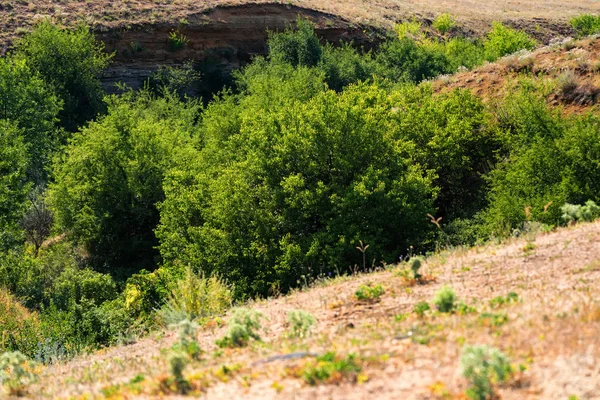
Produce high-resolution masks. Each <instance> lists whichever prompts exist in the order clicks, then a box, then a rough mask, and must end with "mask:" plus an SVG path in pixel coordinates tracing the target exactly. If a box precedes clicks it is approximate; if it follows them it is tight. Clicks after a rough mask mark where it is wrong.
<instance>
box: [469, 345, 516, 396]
mask: <svg viewBox="0 0 600 400" xmlns="http://www.w3.org/2000/svg"><path fill="white" fill-rule="evenodd" d="M460 364H461V369H462V375H463V376H464V377H465V378H466V379H467V380H468V381H469V383H470V384H471V387H470V388H469V389H468V390H467V396H468V397H469V398H471V399H474V400H488V399H491V398H493V396H494V386H493V385H494V383H501V382H505V381H506V380H507V379H508V378H509V376H510V374H511V366H510V363H509V361H508V358H507V357H506V356H505V355H504V354H502V353H501V352H500V351H499V350H497V349H495V348H493V347H489V346H465V347H464V348H463V350H462V355H461V358H460Z"/></svg>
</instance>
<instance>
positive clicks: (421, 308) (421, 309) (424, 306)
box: [413, 301, 431, 318]
mask: <svg viewBox="0 0 600 400" xmlns="http://www.w3.org/2000/svg"><path fill="white" fill-rule="evenodd" d="M429 310H431V307H429V303H427V302H426V301H420V302H418V303H417V304H415V307H414V309H413V311H414V313H415V314H417V315H418V316H419V317H420V318H423V317H424V316H425V313H426V312H427V311H429Z"/></svg>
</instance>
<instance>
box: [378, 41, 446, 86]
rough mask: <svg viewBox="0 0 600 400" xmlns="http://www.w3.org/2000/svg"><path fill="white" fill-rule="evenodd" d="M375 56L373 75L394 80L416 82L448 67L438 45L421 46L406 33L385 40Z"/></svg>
mask: <svg viewBox="0 0 600 400" xmlns="http://www.w3.org/2000/svg"><path fill="white" fill-rule="evenodd" d="M375 60H376V62H377V70H376V72H377V75H379V76H381V77H384V78H388V79H390V80H392V81H394V82H413V83H419V82H421V81H423V80H425V79H429V78H433V77H436V76H438V75H441V74H444V73H447V72H450V71H451V70H450V66H449V63H448V59H447V58H446V55H445V54H444V50H443V48H442V47H440V46H424V45H422V44H420V43H418V42H416V41H415V40H414V39H411V38H408V37H405V38H401V39H397V40H390V41H387V42H385V43H384V44H383V45H381V47H380V49H379V52H378V53H377V55H376V56H375Z"/></svg>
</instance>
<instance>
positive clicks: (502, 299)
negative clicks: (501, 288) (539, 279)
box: [490, 292, 519, 308]
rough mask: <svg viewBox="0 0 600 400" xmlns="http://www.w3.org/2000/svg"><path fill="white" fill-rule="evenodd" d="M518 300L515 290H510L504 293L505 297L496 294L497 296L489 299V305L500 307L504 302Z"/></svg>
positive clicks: (509, 302)
mask: <svg viewBox="0 0 600 400" xmlns="http://www.w3.org/2000/svg"><path fill="white" fill-rule="evenodd" d="M517 301H519V295H518V294H517V293H515V292H510V293H508V294H507V295H506V297H504V296H498V297H494V298H493V299H491V300H490V307H492V308H498V307H501V306H503V305H505V304H512V303H515V302H517Z"/></svg>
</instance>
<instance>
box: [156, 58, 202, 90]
mask: <svg viewBox="0 0 600 400" xmlns="http://www.w3.org/2000/svg"><path fill="white" fill-rule="evenodd" d="M201 77H202V75H201V74H200V72H197V71H195V70H194V65H193V64H192V63H191V62H187V63H184V64H183V65H182V66H180V67H170V66H166V67H165V66H163V65H161V66H160V67H159V68H158V70H157V71H156V72H155V73H154V74H152V76H151V77H150V79H149V81H148V83H149V85H148V86H149V88H150V90H151V91H152V92H153V93H155V94H156V95H160V94H163V93H165V92H166V93H177V94H179V95H180V96H183V95H186V94H191V93H193V91H194V89H195V88H196V86H197V84H198V83H199V82H200V79H201Z"/></svg>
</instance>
